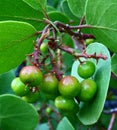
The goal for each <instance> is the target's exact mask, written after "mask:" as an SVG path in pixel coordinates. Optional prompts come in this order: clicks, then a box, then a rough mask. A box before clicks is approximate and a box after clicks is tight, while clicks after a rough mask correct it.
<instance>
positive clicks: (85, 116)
mask: <svg viewBox="0 0 117 130" xmlns="http://www.w3.org/2000/svg"><path fill="white" fill-rule="evenodd" d="M86 52H87V53H88V54H94V53H95V52H96V54H100V53H102V54H103V55H105V56H107V59H106V60H102V59H100V60H99V61H98V64H96V72H95V74H94V80H95V82H96V83H97V86H98V90H97V93H96V95H95V97H94V98H93V100H92V101H91V102H88V103H81V104H80V111H79V114H78V118H79V120H80V121H81V122H82V123H83V124H84V125H91V124H94V123H96V122H97V120H98V119H99V117H100V115H101V112H102V110H103V107H104V103H105V100H106V95H107V91H108V87H109V80H110V75H111V58H110V54H109V51H108V49H107V48H106V47H105V46H104V45H102V44H100V43H92V44H90V45H89V46H88V47H87V49H86ZM90 60H91V61H93V62H94V63H96V60H95V59H90ZM78 65H79V62H78V61H75V62H74V64H73V66H72V75H73V76H75V77H76V78H78V80H79V81H82V80H83V79H82V78H80V77H79V75H78V74H77V68H78Z"/></svg>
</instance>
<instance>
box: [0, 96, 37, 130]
mask: <svg viewBox="0 0 117 130" xmlns="http://www.w3.org/2000/svg"><path fill="white" fill-rule="evenodd" d="M37 124H38V113H37V112H36V110H35V108H34V107H33V106H32V105H30V104H28V103H26V102H25V101H23V100H21V99H20V98H19V97H17V96H14V95H10V94H5V95H1V96H0V129H2V130H7V129H9V130H34V128H35V127H36V125H37Z"/></svg>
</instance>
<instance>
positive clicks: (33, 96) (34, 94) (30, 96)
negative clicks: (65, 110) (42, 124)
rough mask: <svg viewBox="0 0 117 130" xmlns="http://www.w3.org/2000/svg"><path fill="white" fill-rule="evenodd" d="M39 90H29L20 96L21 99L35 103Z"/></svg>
mask: <svg viewBox="0 0 117 130" xmlns="http://www.w3.org/2000/svg"><path fill="white" fill-rule="evenodd" d="M39 95H40V94H39V92H38V91H36V92H29V93H27V94H26V95H25V96H23V97H22V100H24V101H26V102H28V103H35V102H36V101H38V99H39Z"/></svg>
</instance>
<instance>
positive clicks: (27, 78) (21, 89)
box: [11, 66, 43, 103]
mask: <svg viewBox="0 0 117 130" xmlns="http://www.w3.org/2000/svg"><path fill="white" fill-rule="evenodd" d="M42 78H43V75H42V72H41V71H40V69H38V68H37V67H35V66H25V67H23V68H22V69H21V71H20V73H19V77H16V78H15V79H13V81H12V83H11V88H12V90H13V91H14V93H15V94H16V95H18V96H21V97H22V99H23V100H25V101H27V102H29V103H34V102H36V101H37V100H38V98H39V91H38V85H39V84H40V83H41V81H42Z"/></svg>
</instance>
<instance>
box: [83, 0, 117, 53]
mask: <svg viewBox="0 0 117 130" xmlns="http://www.w3.org/2000/svg"><path fill="white" fill-rule="evenodd" d="M115 12H117V1H116V0H109V1H108V2H107V0H103V1H102V0H88V1H87V4H86V12H85V14H86V23H87V24H88V25H91V26H92V27H93V28H92V29H91V28H90V29H89V31H90V33H92V34H93V35H94V36H95V37H96V39H97V40H98V42H101V43H102V44H104V45H106V46H107V47H108V48H109V49H111V50H112V51H114V52H117V47H116V46H117V36H116V35H117V22H116V19H117V15H116V13H115Z"/></svg>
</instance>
